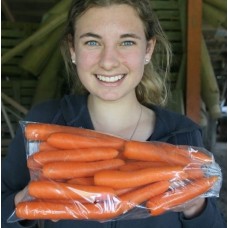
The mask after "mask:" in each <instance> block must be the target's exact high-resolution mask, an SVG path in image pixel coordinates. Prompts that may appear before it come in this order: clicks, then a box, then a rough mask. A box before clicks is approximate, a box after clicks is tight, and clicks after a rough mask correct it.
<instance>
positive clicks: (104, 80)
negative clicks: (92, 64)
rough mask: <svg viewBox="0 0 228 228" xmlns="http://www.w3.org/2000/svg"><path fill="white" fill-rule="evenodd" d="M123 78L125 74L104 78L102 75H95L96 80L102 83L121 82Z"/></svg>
mask: <svg viewBox="0 0 228 228" xmlns="http://www.w3.org/2000/svg"><path fill="white" fill-rule="evenodd" d="M124 76H125V74H120V75H114V76H104V75H98V74H97V75H96V78H97V79H98V80H100V81H102V82H111V83H114V82H117V81H119V80H121V79H122V78H123V77H124Z"/></svg>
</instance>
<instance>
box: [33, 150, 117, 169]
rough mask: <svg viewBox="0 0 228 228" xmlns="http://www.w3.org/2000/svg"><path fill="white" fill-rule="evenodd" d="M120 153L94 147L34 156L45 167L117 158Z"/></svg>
mask: <svg viewBox="0 0 228 228" xmlns="http://www.w3.org/2000/svg"><path fill="white" fill-rule="evenodd" d="M118 153H119V152H118V151H117V150H116V149H113V148H108V147H107V148H105V147H100V148H99V147H94V148H93V147H92V148H83V149H72V150H51V151H41V152H37V153H35V154H34V155H33V159H34V161H35V162H37V163H38V164H40V165H41V166H43V165H44V164H46V163H48V162H55V161H80V162H81V161H83V162H87V161H99V160H108V159H112V158H115V157H116V156H117V155H118Z"/></svg>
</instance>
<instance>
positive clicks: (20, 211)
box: [16, 201, 123, 221]
mask: <svg viewBox="0 0 228 228" xmlns="http://www.w3.org/2000/svg"><path fill="white" fill-rule="evenodd" d="M111 205H112V206H111V207H110V202H101V203H97V204H89V203H88V204H81V203H80V204H79V205H78V204H77V203H74V204H72V203H69V204H67V203H64V204H62V203H52V202H45V201H42V202H37V201H31V202H21V203H18V204H17V206H16V215H17V217H18V218H21V219H29V220H32V219H51V220H62V219H91V220H98V221H103V220H107V219H112V218H115V217H117V216H118V215H120V214H121V213H122V212H123V209H122V208H121V207H120V202H113V203H112V204H111Z"/></svg>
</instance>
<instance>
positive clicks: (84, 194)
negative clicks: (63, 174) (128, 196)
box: [28, 181, 116, 202]
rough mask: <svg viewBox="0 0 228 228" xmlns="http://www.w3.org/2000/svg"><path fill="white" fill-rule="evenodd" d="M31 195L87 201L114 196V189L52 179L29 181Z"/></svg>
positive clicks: (40, 197) (41, 197) (42, 197)
mask: <svg viewBox="0 0 228 228" xmlns="http://www.w3.org/2000/svg"><path fill="white" fill-rule="evenodd" d="M28 192H29V194H30V195H31V196H33V197H35V198H39V199H60V200H61V199H72V200H76V199H81V198H83V199H86V200H88V201H89V202H94V201H96V200H105V199H107V198H109V197H112V196H115V195H116V193H115V191H114V190H113V189H112V188H110V187H103V186H83V185H77V184H69V183H59V182H54V181H31V182H30V183H29V185H28Z"/></svg>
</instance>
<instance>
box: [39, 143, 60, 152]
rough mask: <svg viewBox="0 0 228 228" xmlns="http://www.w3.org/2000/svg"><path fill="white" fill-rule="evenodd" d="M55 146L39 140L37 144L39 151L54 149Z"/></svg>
mask: <svg viewBox="0 0 228 228" xmlns="http://www.w3.org/2000/svg"><path fill="white" fill-rule="evenodd" d="M56 149H57V148H55V147H53V146H51V145H49V144H48V143H47V142H46V141H41V142H40V144H39V151H43V150H45V151H49V150H56Z"/></svg>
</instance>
